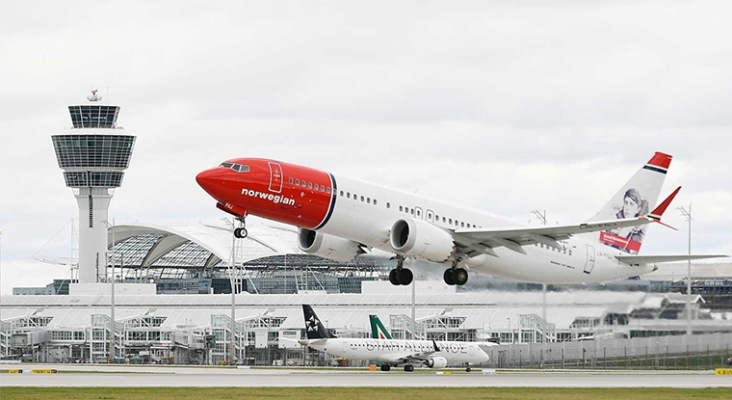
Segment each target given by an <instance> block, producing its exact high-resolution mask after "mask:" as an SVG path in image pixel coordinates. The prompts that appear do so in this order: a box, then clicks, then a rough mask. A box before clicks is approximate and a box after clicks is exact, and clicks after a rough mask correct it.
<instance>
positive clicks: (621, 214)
mask: <svg viewBox="0 0 732 400" xmlns="http://www.w3.org/2000/svg"><path fill="white" fill-rule="evenodd" d="M616 208H617V209H618V212H617V213H616V214H615V217H616V218H618V219H627V218H637V217H640V216H643V215H647V214H648V208H649V205H648V200H646V199H644V198H643V197H642V196H641V194H640V192H639V191H638V189H635V188H630V189H628V190H626V191H625V194H624V195H623V203H622V205H620V206H617V207H616ZM646 228H647V225H639V226H632V227H627V228H621V229H614V230H610V231H603V232H600V241H601V242H602V243H604V244H606V245H608V246H610V247H612V248H615V249H618V250H622V251H624V252H626V253H630V254H637V253H638V251H639V250H640V246H641V243H643V237H644V236H645V234H646Z"/></svg>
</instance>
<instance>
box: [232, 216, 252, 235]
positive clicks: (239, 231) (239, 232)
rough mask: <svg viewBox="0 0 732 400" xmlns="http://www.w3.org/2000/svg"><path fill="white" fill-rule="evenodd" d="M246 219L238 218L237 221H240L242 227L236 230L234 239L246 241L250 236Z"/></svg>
mask: <svg viewBox="0 0 732 400" xmlns="http://www.w3.org/2000/svg"><path fill="white" fill-rule="evenodd" d="M245 218H246V217H237V218H236V220H237V221H239V224H240V225H241V226H240V227H239V228H234V237H235V238H237V239H244V238H245V237H247V236H248V235H249V232H247V228H246V224H247V223H246V220H245Z"/></svg>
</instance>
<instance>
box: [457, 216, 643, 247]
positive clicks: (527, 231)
mask: <svg viewBox="0 0 732 400" xmlns="http://www.w3.org/2000/svg"><path fill="white" fill-rule="evenodd" d="M654 221H655V220H654V219H653V218H651V217H646V216H642V217H638V218H626V219H614V220H608V221H596V222H586V223H581V224H575V225H555V226H541V227H511V228H497V229H483V228H464V229H455V230H454V231H453V239H454V240H455V242H456V243H457V244H459V245H462V246H464V247H472V248H473V249H474V250H478V251H482V252H484V253H488V254H492V253H493V252H492V250H490V249H492V248H494V247H501V246H503V247H506V248H509V249H511V250H514V251H516V252H518V253H521V254H526V251H524V249H523V248H522V246H526V245H531V244H535V243H543V244H545V245H547V246H550V247H554V248H557V249H562V246H561V245H560V244H559V241H560V240H566V239H569V238H570V237H571V236H572V235H576V234H579V233H588V232H598V231H607V230H611V229H617V228H624V227H628V226H638V225H645V224H649V223H651V222H654ZM492 255H495V254H492Z"/></svg>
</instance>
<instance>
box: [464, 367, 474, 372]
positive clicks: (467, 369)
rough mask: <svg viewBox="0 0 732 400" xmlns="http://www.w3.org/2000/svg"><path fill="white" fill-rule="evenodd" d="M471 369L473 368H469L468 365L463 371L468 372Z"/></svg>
mask: <svg viewBox="0 0 732 400" xmlns="http://www.w3.org/2000/svg"><path fill="white" fill-rule="evenodd" d="M472 370H473V369H472V368H470V367H467V368H465V372H470V371H472Z"/></svg>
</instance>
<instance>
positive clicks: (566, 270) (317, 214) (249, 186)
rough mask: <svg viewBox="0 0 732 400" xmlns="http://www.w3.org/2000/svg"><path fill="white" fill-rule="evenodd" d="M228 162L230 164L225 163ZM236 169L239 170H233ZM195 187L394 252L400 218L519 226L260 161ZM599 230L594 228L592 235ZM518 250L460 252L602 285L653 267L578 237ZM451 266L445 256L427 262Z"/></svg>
mask: <svg viewBox="0 0 732 400" xmlns="http://www.w3.org/2000/svg"><path fill="white" fill-rule="evenodd" d="M227 164H231V167H227V166H226V165H227ZM238 166H241V167H238ZM197 180H198V181H199V184H201V186H202V187H204V189H205V190H206V191H207V192H209V194H211V196H213V197H214V198H215V199H217V200H218V201H219V205H218V206H219V208H221V209H222V210H225V211H227V212H229V213H231V214H233V215H237V216H242V215H250V214H251V215H256V216H258V217H262V218H265V219H270V220H274V221H278V222H281V223H285V224H289V225H294V226H297V227H299V228H304V229H308V230H313V231H317V232H321V233H325V234H328V235H333V236H336V237H339V238H344V239H348V240H350V241H353V242H356V243H359V244H363V245H365V246H367V247H372V248H377V249H380V250H384V251H387V252H391V253H394V252H395V251H394V249H393V248H392V245H391V243H390V240H389V234H390V230H391V229H392V227H393V225H394V223H395V221H397V220H400V219H409V218H411V219H415V220H422V221H424V222H427V223H429V224H431V225H434V226H437V227H440V228H442V229H444V230H459V229H463V228H491V227H500V228H507V227H513V226H516V227H520V226H521V225H520V224H516V223H515V222H511V221H509V220H506V219H503V218H501V217H498V216H495V215H492V214H488V213H485V212H481V211H476V210H471V209H468V208H465V207H460V206H456V205H453V204H449V203H446V202H441V201H438V200H435V199H430V198H426V197H424V196H420V195H417V194H413V193H409V192H406V191H403V190H399V189H395V188H389V187H385V186H382V185H379V184H375V183H369V182H364V181H360V180H356V179H351V178H347V177H343V176H337V175H334V174H331V173H328V172H325V171H321V170H317V169H313V168H309V167H304V166H300V165H295V164H289V163H285V162H280V161H274V160H267V159H253V158H241V159H232V160H229V161H227V162H226V163H224V164H222V166H220V167H218V168H213V169H211V170H208V171H204V172H202V173H201V174H199V176H198V177H197ZM595 235H599V233H595ZM559 244H560V245H561V249H558V248H556V247H552V246H547V245H544V244H539V243H537V244H532V245H527V246H523V247H522V248H521V249H520V251H516V250H514V249H511V248H509V247H496V248H494V249H492V250H491V252H492V253H493V254H487V253H481V254H478V255H473V256H471V257H465V258H464V259H463V260H462V261H461V263H462V265H465V266H467V267H469V268H470V269H471V270H474V271H478V272H484V273H487V274H491V275H495V276H501V277H506V278H512V279H517V280H521V281H527V282H537V283H584V282H603V281H609V280H614V279H619V278H627V277H631V276H638V275H642V274H645V273H649V272H652V270H653V266H652V265H636V266H631V265H628V264H625V263H622V262H620V261H618V260H617V259H616V258H615V256H616V255H623V254H627V253H623V252H621V251H620V250H617V249H614V248H612V247H609V246H605V245H602V244H601V243H598V242H597V241H590V240H585V238H583V237H576V236H574V237H570V238H569V239H566V240H563V241H561V242H559ZM430 261H433V262H437V263H438V264H439V263H442V264H444V265H448V266H449V265H450V261H448V260H445V261H444V262H440V261H434V260H430Z"/></svg>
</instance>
